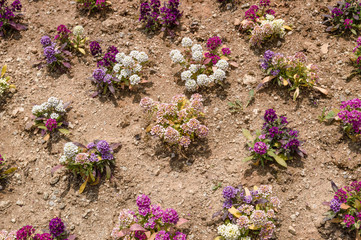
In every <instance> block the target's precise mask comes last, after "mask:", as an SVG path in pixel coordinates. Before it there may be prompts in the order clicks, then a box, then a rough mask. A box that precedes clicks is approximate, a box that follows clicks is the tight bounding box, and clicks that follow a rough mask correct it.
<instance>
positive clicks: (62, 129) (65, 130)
mask: <svg viewBox="0 0 361 240" xmlns="http://www.w3.org/2000/svg"><path fill="white" fill-rule="evenodd" d="M58 130H59V132H61V133H62V134H65V135H67V134H69V133H70V132H69V130H68V129H65V128H60V129H58Z"/></svg>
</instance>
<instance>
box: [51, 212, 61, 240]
mask: <svg viewBox="0 0 361 240" xmlns="http://www.w3.org/2000/svg"><path fill="white" fill-rule="evenodd" d="M49 231H50V233H51V234H52V235H53V236H54V237H59V236H60V235H61V234H63V232H64V231H65V225H64V223H63V222H62V221H61V219H60V218H58V217H56V218H53V219H51V220H50V223H49Z"/></svg>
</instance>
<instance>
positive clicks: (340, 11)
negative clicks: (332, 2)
mask: <svg viewBox="0 0 361 240" xmlns="http://www.w3.org/2000/svg"><path fill="white" fill-rule="evenodd" d="M328 9H329V11H330V14H323V17H324V18H325V21H324V22H323V24H325V25H327V26H328V27H327V28H326V32H331V33H339V34H340V35H341V34H343V33H346V32H348V33H349V32H351V33H352V34H354V35H357V34H358V32H359V30H360V24H361V19H360V17H361V14H360V12H361V5H360V2H359V1H357V0H342V1H338V2H337V5H336V6H335V7H331V6H328Z"/></svg>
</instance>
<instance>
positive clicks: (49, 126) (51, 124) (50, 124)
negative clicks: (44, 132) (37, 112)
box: [45, 118, 58, 132]
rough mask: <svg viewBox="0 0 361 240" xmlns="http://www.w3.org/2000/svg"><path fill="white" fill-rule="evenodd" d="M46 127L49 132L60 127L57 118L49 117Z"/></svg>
mask: <svg viewBox="0 0 361 240" xmlns="http://www.w3.org/2000/svg"><path fill="white" fill-rule="evenodd" d="M45 127H46V128H47V129H48V131H49V132H52V131H53V130H55V129H56V128H57V127H58V124H57V122H56V119H52V118H49V119H48V120H46V123H45Z"/></svg>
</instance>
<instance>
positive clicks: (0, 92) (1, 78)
mask: <svg viewBox="0 0 361 240" xmlns="http://www.w3.org/2000/svg"><path fill="white" fill-rule="evenodd" d="M6 70H7V65H4V66H3V67H2V68H1V72H0V100H1V99H2V98H3V97H4V95H5V94H6V92H7V91H8V90H9V89H10V88H16V87H15V85H13V84H9V81H10V77H9V76H6V77H5V73H6Z"/></svg>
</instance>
